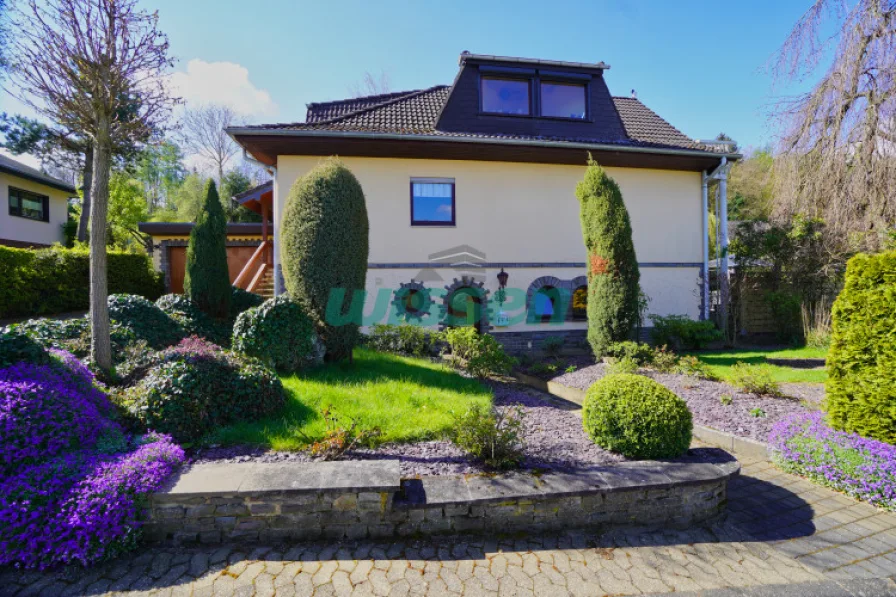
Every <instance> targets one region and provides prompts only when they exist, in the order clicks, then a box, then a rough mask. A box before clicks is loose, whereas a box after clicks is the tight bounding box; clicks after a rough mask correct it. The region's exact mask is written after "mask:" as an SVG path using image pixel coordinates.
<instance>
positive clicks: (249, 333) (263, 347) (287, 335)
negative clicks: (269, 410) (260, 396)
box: [233, 296, 322, 373]
mask: <svg viewBox="0 0 896 597" xmlns="http://www.w3.org/2000/svg"><path fill="white" fill-rule="evenodd" d="M318 347H319V342H318V340H317V334H316V333H315V332H314V324H313V323H312V322H311V318H310V317H308V315H307V314H306V313H305V310H304V309H302V307H300V306H299V304H298V303H295V302H293V301H291V300H289V298H288V297H286V296H278V297H276V298H272V299H270V300H267V301H265V302H264V303H262V305H261V306H260V307H253V308H251V309H249V310H248V311H244V312H243V313H241V314H240V316H239V317H237V319H236V324H235V325H234V326H233V349H234V350H235V351H238V352H242V353H245V354H247V355H249V356H252V357H256V358H258V359H261V360H262V361H266V362H269V363H270V364H271V365H273V366H274V368H276V369H277V370H278V371H282V372H284V373H292V372H293V371H298V370H299V369H301V368H303V367H307V366H309V365H314V364H317V363H318V362H319V360H320V357H321V356H322V355H320V350H319V348H318Z"/></svg>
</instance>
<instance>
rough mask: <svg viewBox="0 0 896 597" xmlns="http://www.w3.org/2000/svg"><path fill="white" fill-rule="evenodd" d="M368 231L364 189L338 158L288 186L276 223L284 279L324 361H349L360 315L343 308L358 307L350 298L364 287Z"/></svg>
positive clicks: (353, 310) (353, 298) (353, 299)
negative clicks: (313, 328)
mask: <svg viewBox="0 0 896 597" xmlns="http://www.w3.org/2000/svg"><path fill="white" fill-rule="evenodd" d="M368 232H369V223H368V220H367V205H366V203H365V201H364V191H363V190H362V189H361V184H360V183H359V182H358V179H357V178H355V176H354V174H352V173H351V171H350V170H349V169H348V168H346V167H345V165H344V164H343V163H342V162H341V161H339V160H338V159H335V158H331V159H329V160H327V161H326V162H324V163H323V164H321V165H319V166H318V167H316V168H314V169H313V170H312V171H311V172H309V173H308V174H306V175H305V176H303V177H302V178H300V179H299V180H297V181H296V182H295V184H293V186H292V189H291V190H290V192H289V198H288V199H287V201H286V207H285V208H284V210H283V219H282V224H281V225H280V255H281V261H282V264H283V278H284V281H285V282H286V290H287V291H288V292H289V296H290V297H291V298H292V299H293V300H295V301H296V302H298V303H299V304H300V305H302V306H303V307H304V308H305V309H306V310H307V312H308V313H309V315H310V316H311V317H312V319H313V320H314V322H315V326H316V328H317V332H318V334H319V336H320V338H321V341H322V342H323V344H324V347H325V349H326V354H325V356H324V358H325V359H326V360H327V361H331V362H332V361H341V360H344V359H348V360H351V358H352V348H354V346H355V345H356V344H357V343H358V339H359V329H358V328H359V324H360V312H358V310H357V309H352V308H351V307H345V305H348V304H352V305H359V306H360V305H361V304H362V301H355V297H356V296H358V295H359V293H361V292H363V290H364V288H365V284H366V278H367V255H368V252H369V244H368ZM340 295H341V296H342V297H343V304H338V301H337V300H336V299H338V298H339V296H340ZM331 299H332V302H333V304H332V305H329V307H330V309H329V312H328V304H329V303H330V302H331ZM346 311H348V312H349V314H350V316H349V317H343V316H342V315H343V314H344V312H346ZM352 313H354V315H351V314H352Z"/></svg>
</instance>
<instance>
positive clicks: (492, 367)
mask: <svg viewBox="0 0 896 597" xmlns="http://www.w3.org/2000/svg"><path fill="white" fill-rule="evenodd" d="M445 340H446V341H447V342H448V346H450V347H451V352H452V354H454V355H456V356H458V357H460V358H461V359H464V361H465V364H464V369H465V370H466V371H467V372H468V373H469V374H470V375H472V376H474V377H488V376H489V375H506V374H507V373H510V370H511V369H512V368H513V365H514V364H515V363H516V359H514V358H513V357H511V356H509V355H508V354H507V353H506V352H504V347H503V346H502V345H501V343H500V342H498V341H497V340H495V337H494V336H491V335H489V334H480V333H478V332H477V331H476V330H475V329H474V328H471V327H463V328H451V329H449V330H447V331H446V332H445Z"/></svg>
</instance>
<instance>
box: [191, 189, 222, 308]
mask: <svg viewBox="0 0 896 597" xmlns="http://www.w3.org/2000/svg"><path fill="white" fill-rule="evenodd" d="M184 294H186V295H187V296H188V297H190V299H192V301H193V302H194V303H196V305H197V306H198V307H199V308H200V309H202V310H203V311H205V312H206V313H208V314H209V315H211V316H212V317H217V318H219V319H223V318H224V317H227V314H228V313H229V312H230V294H231V289H230V273H229V271H228V269H227V216H225V215H224V208H223V207H222V206H221V199H220V198H219V197H218V190H217V188H216V187H215V181H214V180H210V181H208V184H207V185H206V186H205V201H204V203H203V204H202V208H201V209H200V211H199V217H197V218H196V225H195V226H193V230H191V231H190V243H189V245H188V246H187V266H186V273H185V274H184Z"/></svg>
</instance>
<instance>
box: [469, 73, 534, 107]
mask: <svg viewBox="0 0 896 597" xmlns="http://www.w3.org/2000/svg"><path fill="white" fill-rule="evenodd" d="M480 95H481V98H482V111H483V112H490V113H492V114H512V115H514V116H528V115H529V114H531V107H530V106H531V102H530V101H529V80H528V79H495V78H490V77H483V78H482V87H481V90H480Z"/></svg>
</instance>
